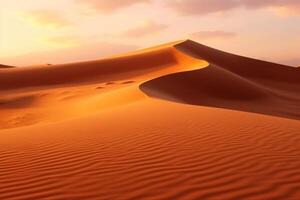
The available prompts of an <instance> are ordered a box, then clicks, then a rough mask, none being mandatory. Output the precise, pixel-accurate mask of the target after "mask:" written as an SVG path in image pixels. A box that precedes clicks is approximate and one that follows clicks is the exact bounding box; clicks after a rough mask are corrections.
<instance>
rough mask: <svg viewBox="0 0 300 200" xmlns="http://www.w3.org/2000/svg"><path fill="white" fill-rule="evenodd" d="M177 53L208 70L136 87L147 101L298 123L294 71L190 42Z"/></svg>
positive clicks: (299, 87) (298, 76)
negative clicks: (166, 101)
mask: <svg viewBox="0 0 300 200" xmlns="http://www.w3.org/2000/svg"><path fill="white" fill-rule="evenodd" d="M176 48H177V49H180V50H181V51H183V52H185V53H187V54H188V55H191V56H193V57H195V58H199V59H204V60H206V61H207V62H209V63H210V66H209V67H207V68H204V69H200V70H198V71H193V72H185V73H178V74H175V75H174V74H172V75H167V76H165V77H160V78H157V79H155V80H152V81H149V82H147V83H144V84H142V85H141V89H142V90H143V91H144V92H146V93H147V94H148V95H149V96H153V97H158V98H163V99H169V100H175V101H178V102H182V103H189V104H194V105H203V106H215V107H221V108H229V109H235V110H242V111H248V112H257V113H263V114H270V115H275V116H281V117H288V118H294V119H300V71H299V70H298V69H296V68H294V67H288V66H283V65H279V64H274V63H269V62H265V61H260V60H256V59H251V58H246V57H241V56H237V55H233V54H229V53H225V52H222V51H219V50H216V49H212V48H209V47H206V46H203V45H200V44H197V43H195V42H192V41H186V42H183V43H180V44H177V45H176Z"/></svg>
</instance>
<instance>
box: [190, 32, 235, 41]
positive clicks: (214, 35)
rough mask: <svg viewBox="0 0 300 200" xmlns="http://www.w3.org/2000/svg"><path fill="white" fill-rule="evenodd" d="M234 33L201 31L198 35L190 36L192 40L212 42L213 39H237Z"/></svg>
mask: <svg viewBox="0 0 300 200" xmlns="http://www.w3.org/2000/svg"><path fill="white" fill-rule="evenodd" d="M236 35H237V34H236V33H234V32H226V31H199V32H196V33H192V34H190V37H191V38H192V39H196V40H211V39H231V38H234V37H236Z"/></svg>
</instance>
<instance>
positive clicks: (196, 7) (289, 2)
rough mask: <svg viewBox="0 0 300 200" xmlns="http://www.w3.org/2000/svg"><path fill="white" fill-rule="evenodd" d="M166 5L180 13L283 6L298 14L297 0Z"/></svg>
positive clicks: (179, 0)
mask: <svg viewBox="0 0 300 200" xmlns="http://www.w3.org/2000/svg"><path fill="white" fill-rule="evenodd" d="M166 5H167V6H168V7H170V8H172V9H174V10H176V11H177V12H178V13H180V14H182V15H206V14H210V13H218V12H226V11H229V10H233V9H236V8H247V9H259V8H284V9H287V10H293V12H296V13H299V14H300V1H299V0H226V1H225V0H167V3H166Z"/></svg>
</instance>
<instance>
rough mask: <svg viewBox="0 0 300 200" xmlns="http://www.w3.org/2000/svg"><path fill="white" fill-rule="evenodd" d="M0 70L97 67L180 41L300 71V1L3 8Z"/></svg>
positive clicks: (30, 0)
mask: <svg viewBox="0 0 300 200" xmlns="http://www.w3.org/2000/svg"><path fill="white" fill-rule="evenodd" d="M0 4H1V7H0V63H1V64H7V65H21V66H22V65H35V64H45V63H63V62H73V61H81V60H90V59H98V58H101V57H104V56H108V55H113V54H116V53H123V52H127V51H131V50H135V49H139V48H144V47H150V46H153V45H158V44H161V43H167V42H170V41H175V40H181V39H187V38H189V39H193V40H195V41H197V42H199V43H202V44H205V45H208V46H212V47H215V48H218V49H221V50H225V51H229V52H232V53H237V54H241V55H245V56H250V57H255V58H258V59H264V60H269V61H273V62H279V63H283V64H289V65H295V66H300V55H299V49H300V0H114V1H110V0H52V1H46V0H22V1H20V0H0Z"/></svg>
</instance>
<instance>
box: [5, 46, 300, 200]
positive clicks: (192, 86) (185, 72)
mask: <svg viewBox="0 0 300 200" xmlns="http://www.w3.org/2000/svg"><path fill="white" fill-rule="evenodd" d="M299 77H300V76H299V69H298V68H292V67H289V66H283V65H278V64H274V63H269V62H264V61H259V60H255V59H250V58H245V57H241V56H237V55H233V54H229V53H225V52H222V51H218V50H216V49H212V48H209V47H206V46H203V45H200V44H197V43H194V42H192V41H189V40H188V41H179V42H174V43H169V44H166V45H160V46H157V47H153V48H149V49H145V50H139V51H136V52H132V53H128V54H123V55H118V56H114V57H110V58H107V59H104V60H96V61H88V62H81V63H70V64H62V65H51V66H32V67H24V68H12V69H5V68H3V69H1V70H0V155H1V156H0V199H9V200H10V199H12V200H16V199H17V200H23V199H49V200H52V199H101V200H102V199H103V200H105V199H120V200H126V199H128V200H129V199H151V200H152V199H155V200H156V199H201V200H202V199H213V200H215V199H222V200H223V199H226V200H227V199H253V200H260V199H261V200H268V199H270V200H271V199H272V200H273V199H288V200H289V199H291V200H295V199H299V197H300V175H299V174H300V159H299V158H300V155H299V152H300V135H299V130H300V121H299V115H300V110H299V102H300V101H299V100H300V96H299V90H300V88H299V85H300V81H299V80H300V79H299ZM152 97H155V98H152ZM223 108H225V109H223ZM244 111H246V112H244ZM257 113H261V114H257ZM262 114H263V115H262ZM278 116H279V117H278Z"/></svg>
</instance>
